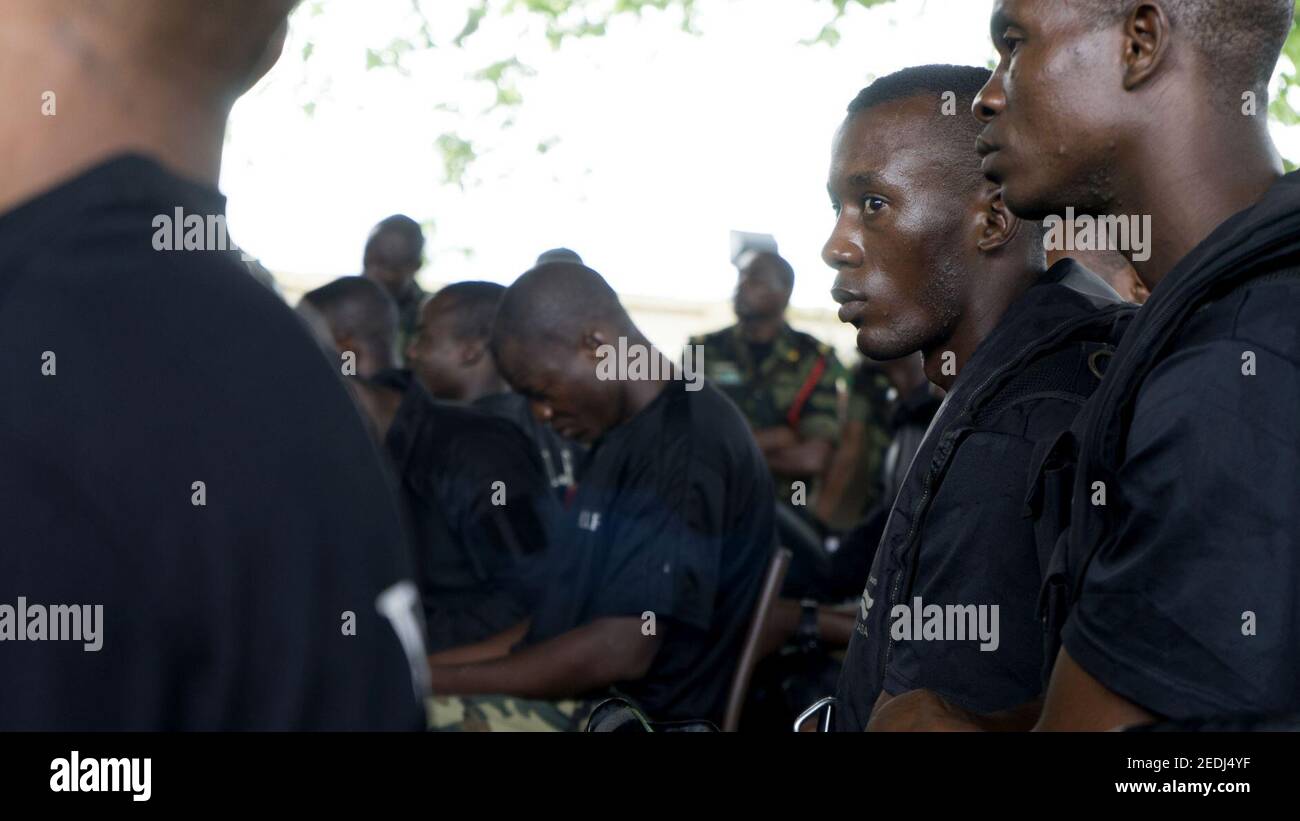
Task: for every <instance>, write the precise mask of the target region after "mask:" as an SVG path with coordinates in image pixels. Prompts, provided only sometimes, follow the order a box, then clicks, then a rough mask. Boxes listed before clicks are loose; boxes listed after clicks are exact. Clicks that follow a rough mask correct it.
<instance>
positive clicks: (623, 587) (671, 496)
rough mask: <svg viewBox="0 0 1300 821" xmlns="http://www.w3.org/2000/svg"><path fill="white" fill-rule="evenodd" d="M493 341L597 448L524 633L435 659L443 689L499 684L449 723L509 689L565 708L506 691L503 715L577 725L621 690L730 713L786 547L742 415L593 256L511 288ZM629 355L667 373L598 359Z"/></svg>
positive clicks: (456, 707) (653, 713)
mask: <svg viewBox="0 0 1300 821" xmlns="http://www.w3.org/2000/svg"><path fill="white" fill-rule="evenodd" d="M620 338H622V339H623V342H624V345H622V346H620V344H619V341H620ZM492 347H493V352H494V355H495V356H496V359H497V362H498V364H499V366H500V368H501V373H502V375H503V376H504V377H505V378H506V380H507V381H508V382H509V383H510V384H511V386H512V387H513V388H514V389H515V390H517V391H519V392H520V393H522V394H523V395H525V396H526V397H528V398H529V400H530V401H531V402H532V404H533V409H534V412H535V413H536V414H537V415H538V416H539V417H540V418H542V419H545V420H547V421H548V422H549V423H550V424H551V425H552V426H553V427H554V428H555V429H556V431H557V432H558V433H559V434H560V435H561V436H564V437H566V438H572V439H575V440H577V441H579V442H582V443H584V444H589V445H590V446H591V449H590V451H589V453H588V454H587V458H586V462H585V464H584V466H583V469H582V471H581V475H582V481H581V482H580V483H579V484H578V485H577V486H576V488H575V489H574V490H573V491H572V492H571V493H570V494H569V496H568V500H567V505H566V509H565V510H564V512H563V515H562V523H561V525H560V527H559V528H558V529H559V533H558V535H557V537H556V539H555V543H556V545H557V549H556V556H555V559H554V561H553V562H552V563H551V565H550V570H551V573H552V575H551V576H550V577H549V581H548V584H547V585H546V589H545V596H544V598H543V600H542V602H541V603H540V605H539V606H538V608H537V609H536V610H535V611H534V614H533V621H532V625H531V628H530V630H529V632H528V634H527V636H526V637H525V639H524V641H523V642H522V644H520V645H519V646H517V647H514V648H512V647H511V646H510V641H509V639H508V638H505V639H502V640H499V641H493V640H489V641H487V642H484V643H482V644H480V645H477V646H475V647H471V648H462V649H460V650H456V651H452V652H451V653H447V654H436V655H434V656H433V657H432V658H431V660H430V661H431V671H432V681H433V689H434V692H435V693H436V694H437V695H439V696H451V695H463V696H470V695H477V694H497V695H492V697H491V698H488V699H474V698H462V699H453V700H447V699H435V704H434V709H433V714H434V722H435V725H436V726H447V725H453V724H461V725H469V724H470V723H471V722H472V721H473V720H474V719H476V718H482V717H483V716H488V717H489V719H491V718H492V717H496V716H497V715H498V712H497V711H490V710H486V709H484V707H485V705H486V704H488V703H491V702H492V701H493V699H496V698H499V697H500V695H499V694H505V695H506V696H512V697H518V698H521V699H537V700H543V701H550V702H553V703H552V704H549V705H548V704H545V703H540V704H539V703H532V704H529V703H524V702H520V701H517V700H513V701H512V704H511V705H510V706H506V705H504V704H502V703H501V702H499V701H498V702H496V705H495V706H496V707H497V708H498V710H500V713H501V714H508V715H527V716H532V717H536V716H539V715H545V716H552V717H554V720H552V721H550V722H549V726H550V728H551V729H579V728H580V726H581V724H582V720H583V719H585V717H586V715H587V714H588V713H589V712H590V706H591V703H590V701H589V699H592V698H599V697H601V695H602V694H607V693H608V692H609V691H610V690H611V689H615V690H617V691H618V692H619V693H621V694H622V695H624V696H626V697H628V698H630V699H632V700H633V701H634V702H636V703H637V704H638V705H639V706H640V707H641V708H642V709H644V710H645V712H646V713H647V714H648V715H649V716H650V717H651V718H653V719H655V720H676V719H700V718H706V719H711V720H713V721H715V722H717V721H720V719H721V717H722V712H723V708H724V701H725V699H726V693H727V687H728V684H729V682H730V679H731V676H732V673H733V671H734V669H735V666H736V663H737V659H738V656H739V653H740V646H741V642H742V641H743V638H744V633H745V630H746V627H747V626H748V623H749V620H750V618H751V616H752V613H753V609H754V605H755V603H756V600H757V597H758V592H759V588H760V586H761V584H762V578H763V573H764V570H765V568H766V565H767V562H768V559H769V558H770V556H771V554H772V551H773V548H774V540H773V516H774V514H773V504H772V493H773V491H772V483H771V482H772V480H771V477H770V474H769V473H768V470H767V467H766V465H765V464H764V462H763V457H762V454H760V453H759V451H758V448H757V446H756V445H755V444H754V440H753V437H751V436H750V434H749V429H748V426H747V425H746V424H745V420H744V419H743V418H742V417H741V415H740V412H739V411H738V410H737V409H736V407H735V406H734V405H733V404H732V403H731V402H730V401H729V400H728V399H727V398H726V397H724V396H723V395H722V394H721V393H719V392H718V391H717V390H716V389H715V388H713V387H712V386H707V385H706V386H705V387H704V388H703V389H702V390H689V391H688V390H686V385H687V383H686V382H685V381H683V380H681V379H678V378H675V377H676V376H678V375H679V374H676V373H675V372H674V368H673V366H672V364H671V363H670V362H669V361H668V360H667V359H666V358H665V357H663V356H662V354H660V353H659V352H658V351H657V350H655V349H654V348H653V347H652V346H651V345H650V343H649V342H648V341H647V340H646V338H645V336H644V335H643V334H642V333H641V332H640V331H639V330H638V329H637V327H636V325H635V324H633V322H632V319H631V318H630V317H629V316H628V314H627V312H626V311H625V310H624V308H623V306H622V305H621V304H620V303H619V300H618V297H617V295H615V293H614V291H613V290H612V289H611V288H610V287H609V285H608V284H606V282H605V280H604V279H602V278H601V276H600V275H599V274H597V273H596V272H595V271H592V270H591V269H589V268H585V267H583V266H581V265H577V264H573V263H553V264H548V265H543V266H541V267H539V268H536V269H534V270H532V271H530V272H528V273H526V274H524V275H523V276H522V277H521V278H520V279H519V280H518V281H517V282H516V283H515V284H514V285H512V286H511V287H510V289H509V290H508V291H507V293H506V295H505V298H504V299H503V300H502V303H501V308H500V312H499V313H498V315H497V319H496V324H495V326H494V330H493V336H492ZM620 348H622V349H624V350H627V351H629V352H632V351H636V352H637V355H640V356H642V357H644V358H649V357H658V358H659V362H658V365H659V367H656V368H652V369H647V372H645V373H643V372H642V371H641V370H639V369H637V368H630V367H629V368H611V367H602V363H603V362H606V357H608V356H609V355H611V351H616V350H618V349H620ZM631 355H632V354H629V357H630V356H631ZM643 361H644V360H643ZM606 364H608V363H606ZM611 373H613V374H615V375H616V376H615V378H608V377H609V376H610V374H611ZM618 374H624V375H626V376H627V378H617V375H618ZM648 374H654V375H657V378H635V377H639V376H648ZM602 377H607V378H602ZM554 702H559V704H556V703H554ZM490 723H491V721H490V720H489V724H490Z"/></svg>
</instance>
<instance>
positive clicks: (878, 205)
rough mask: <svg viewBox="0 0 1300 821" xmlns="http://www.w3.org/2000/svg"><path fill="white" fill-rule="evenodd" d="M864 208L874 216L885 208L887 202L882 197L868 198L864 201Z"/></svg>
mask: <svg viewBox="0 0 1300 821" xmlns="http://www.w3.org/2000/svg"><path fill="white" fill-rule="evenodd" d="M862 207H863V208H865V209H866V210H867V211H869V212H870V213H872V214H874V213H876V212H877V211H879V210H880V209H882V208H884V207H885V201H884V200H882V199H881V198H880V197H866V198H865V199H863V200H862Z"/></svg>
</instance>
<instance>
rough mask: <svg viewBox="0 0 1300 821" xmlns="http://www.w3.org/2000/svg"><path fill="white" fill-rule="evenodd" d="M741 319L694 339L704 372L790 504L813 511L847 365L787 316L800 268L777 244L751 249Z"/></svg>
mask: <svg viewBox="0 0 1300 821" xmlns="http://www.w3.org/2000/svg"><path fill="white" fill-rule="evenodd" d="M736 264H737V271H738V273H739V276H738V279H737V282H736V292H735V297H734V299H733V302H732V304H733V308H734V310H735V313H736V320H737V321H736V324H735V325H732V326H730V327H728V328H723V329H722V330H720V331H715V332H713V333H711V334H706V335H704V336H701V337H695V338H693V339H691V344H692V345H700V346H702V347H703V358H704V374H705V376H706V377H708V378H709V379H710V380H711V381H712V382H713V384H714V385H716V386H717V387H718V389H719V390H721V391H722V392H723V393H724V394H726V395H727V397H728V398H730V399H731V400H732V401H733V402H735V403H736V405H737V406H738V407H739V408H740V412H741V413H742V414H743V415H744V416H745V419H746V420H747V421H748V422H749V425H750V427H751V428H752V430H753V433H754V439H755V440H756V441H757V442H758V447H759V450H761V451H762V453H763V457H764V459H765V460H766V462H767V465H768V468H769V470H770V471H771V473H772V477H773V479H774V480H775V482H776V496H777V499H779V500H780V501H781V502H782V503H783V504H784V505H786V506H788V507H793V508H796V509H798V510H799V511H801V515H806V514H803V513H802V511H806V510H807V505H808V504H809V500H810V499H811V498H812V496H813V492H814V484H815V482H816V481H817V479H818V477H820V476H821V474H822V473H823V472H824V471H825V470H826V468H827V466H828V465H829V464H830V459H831V453H832V451H833V450H834V448H835V445H836V444H837V443H838V442H839V436H840V419H839V391H838V388H837V385H836V381H837V380H838V379H840V378H841V377H842V376H843V373H842V370H843V369H842V367H841V365H840V363H839V359H838V358H837V357H836V356H835V352H834V351H833V350H831V348H830V346H829V345H825V344H823V343H821V342H819V341H818V340H817V339H815V338H814V337H812V336H810V335H809V334H806V333H802V332H800V331H796V330H795V329H793V328H791V327H790V325H789V324H788V323H787V322H786V318H785V314H786V309H787V308H788V307H789V304H790V293H791V291H792V290H793V289H794V269H793V268H792V267H790V263H788V262H786V261H785V260H784V259H782V258H781V257H780V256H778V255H777V254H774V253H772V252H770V251H762V252H758V253H744V254H742V255H741V256H740V258H739V259H738V260H737V263H736ZM796 482H801V483H802V485H801V486H796V485H795V483H796Z"/></svg>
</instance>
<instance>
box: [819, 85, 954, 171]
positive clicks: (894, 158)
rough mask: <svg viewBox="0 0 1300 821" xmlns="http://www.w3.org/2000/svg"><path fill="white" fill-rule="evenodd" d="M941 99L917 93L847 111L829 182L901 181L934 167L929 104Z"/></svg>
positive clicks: (932, 120)
mask: <svg viewBox="0 0 1300 821" xmlns="http://www.w3.org/2000/svg"><path fill="white" fill-rule="evenodd" d="M941 103H942V100H941V99H940V97H939V95H937V94H936V95H935V98H934V100H929V99H927V98H926V97H924V96H918V97H914V98H908V99H906V100H898V101H892V102H888V103H881V104H880V105H877V106H872V107H871V108H869V109H867V110H865V111H861V112H859V113H857V114H854V115H851V116H850V117H849V119H848V120H846V121H845V122H844V125H843V126H841V128H840V131H839V133H838V134H837V135H836V139H835V149H834V153H833V159H832V163H831V183H832V184H833V185H834V184H849V185H854V184H860V185H866V186H872V185H903V184H905V183H906V182H907V181H908V180H911V179H914V178H915V177H916V176H917V175H918V174H922V173H924V172H925V170H926V169H929V168H932V167H934V161H933V155H934V151H935V145H936V141H935V137H934V129H935V127H936V123H937V121H938V115H937V114H936V112H935V111H934V110H933V109H932V108H931V106H934V107H935V108H937V107H938V106H939V105H941ZM964 114H965V112H958V113H957V114H956V115H954V116H963V115H964ZM974 151H975V146H974V144H972V145H971V152H972V153H974Z"/></svg>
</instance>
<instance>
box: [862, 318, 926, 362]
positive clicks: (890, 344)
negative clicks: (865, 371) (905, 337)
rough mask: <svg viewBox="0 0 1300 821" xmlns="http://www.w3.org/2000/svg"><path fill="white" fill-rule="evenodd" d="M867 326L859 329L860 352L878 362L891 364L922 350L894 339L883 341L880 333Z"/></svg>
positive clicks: (917, 346)
mask: <svg viewBox="0 0 1300 821" xmlns="http://www.w3.org/2000/svg"><path fill="white" fill-rule="evenodd" d="M873 330H874V329H872V328H868V327H866V326H864V327H862V328H860V329H858V340H857V342H858V352H859V353H861V354H862V355H863V356H865V357H867V358H868V359H874V360H875V361H877V362H890V361H892V360H894V359H902V358H903V357H905V356H908V355H910V354H914V353H916V352H917V351H918V350H920V346H919V345H909V344H908V343H906V342H900V341H898V340H894V339H881V338H880V334H879V333H875V332H873Z"/></svg>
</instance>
